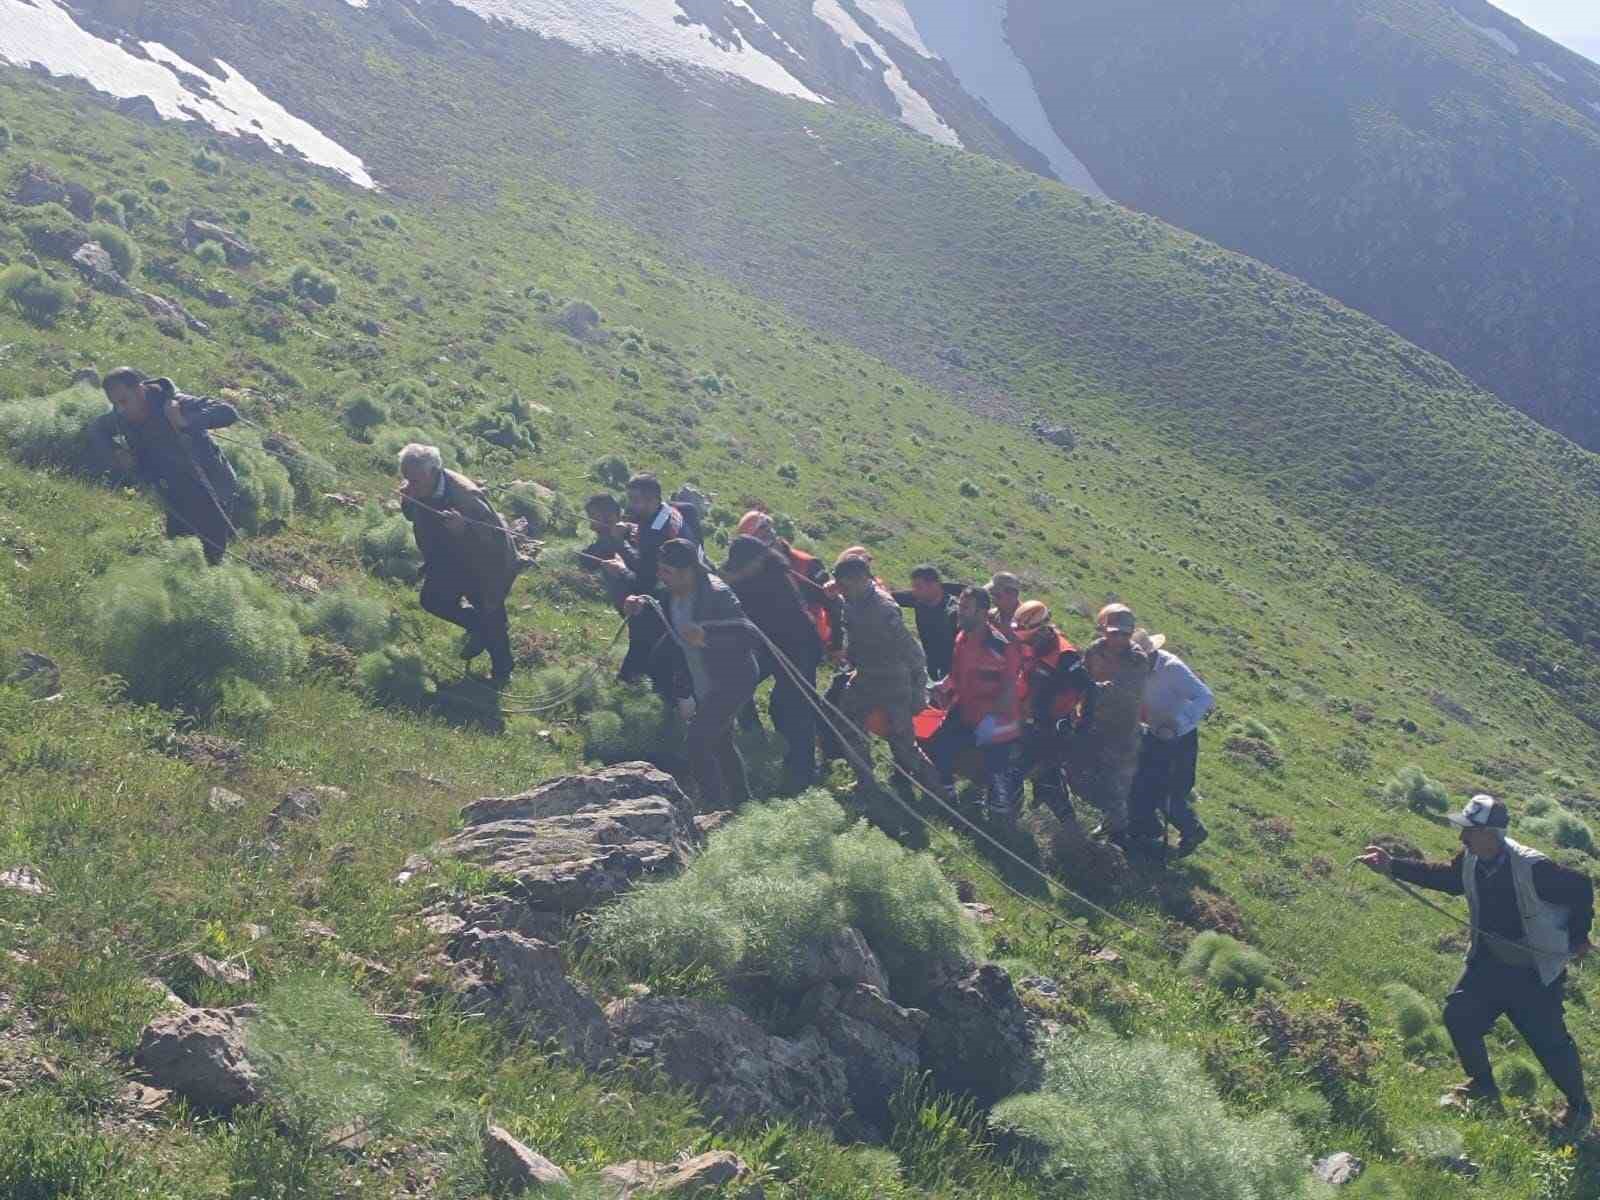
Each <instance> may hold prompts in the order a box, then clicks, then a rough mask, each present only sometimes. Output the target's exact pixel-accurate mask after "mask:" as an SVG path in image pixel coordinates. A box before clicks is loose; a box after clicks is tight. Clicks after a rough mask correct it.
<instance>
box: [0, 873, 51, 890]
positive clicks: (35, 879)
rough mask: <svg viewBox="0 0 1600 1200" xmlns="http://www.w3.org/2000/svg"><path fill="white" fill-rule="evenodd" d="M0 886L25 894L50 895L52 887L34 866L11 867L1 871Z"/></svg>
mask: <svg viewBox="0 0 1600 1200" xmlns="http://www.w3.org/2000/svg"><path fill="white" fill-rule="evenodd" d="M0 888H4V889H5V890H6V891H8V892H21V893H22V894H23V895H24V896H48V895H49V894H50V889H49V888H48V887H46V886H45V882H44V879H43V878H42V877H41V876H40V875H39V872H38V871H35V870H34V869H33V868H32V867H11V868H10V869H8V870H5V871H0Z"/></svg>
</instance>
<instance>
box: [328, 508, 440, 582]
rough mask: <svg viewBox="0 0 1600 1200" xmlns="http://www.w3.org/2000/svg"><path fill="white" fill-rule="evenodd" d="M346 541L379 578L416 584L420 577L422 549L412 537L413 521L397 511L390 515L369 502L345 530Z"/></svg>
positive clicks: (364, 564)
mask: <svg viewBox="0 0 1600 1200" xmlns="http://www.w3.org/2000/svg"><path fill="white" fill-rule="evenodd" d="M343 540H344V544H345V545H347V546H352V547H354V548H355V550H356V553H357V554H359V555H360V556H361V562H362V565H363V566H365V567H366V568H367V570H369V571H371V572H372V573H373V574H374V575H376V576H377V577H378V578H379V579H393V580H397V581H398V582H400V583H415V582H416V581H417V579H418V578H420V577H421V574H422V552H421V551H420V550H418V549H417V543H416V539H415V538H414V537H413V536H412V533H411V522H410V521H408V520H406V519H405V518H404V517H403V516H400V515H399V514H398V513H397V514H395V515H393V516H388V515H386V514H385V513H384V512H383V510H382V509H380V508H378V506H377V505H368V506H367V507H366V508H365V509H364V510H363V511H362V514H361V516H360V518H359V519H358V520H357V521H356V523H355V524H354V525H353V526H351V527H349V528H347V529H346V530H345V535H344V539H343Z"/></svg>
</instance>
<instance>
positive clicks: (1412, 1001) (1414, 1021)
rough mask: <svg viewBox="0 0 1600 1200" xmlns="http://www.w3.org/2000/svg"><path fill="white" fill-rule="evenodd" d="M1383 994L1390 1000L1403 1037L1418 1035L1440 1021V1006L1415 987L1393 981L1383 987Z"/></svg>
mask: <svg viewBox="0 0 1600 1200" xmlns="http://www.w3.org/2000/svg"><path fill="white" fill-rule="evenodd" d="M1383 996H1384V999H1385V1000H1387V1001H1388V1002H1389V1007H1390V1009H1391V1011H1392V1012H1393V1014H1394V1024H1395V1028H1396V1029H1398V1030H1399V1031H1400V1035H1401V1036H1402V1037H1408V1038H1413V1037H1418V1036H1420V1035H1421V1034H1422V1033H1424V1032H1426V1031H1427V1030H1428V1029H1430V1028H1431V1027H1433V1026H1434V1025H1437V1024H1438V1023H1439V1010H1438V1008H1437V1007H1436V1006H1435V1005H1434V1004H1433V1003H1432V1002H1431V1001H1430V1000H1428V999H1427V998H1426V997H1425V996H1423V995H1422V993H1421V992H1419V991H1417V990H1416V989H1415V988H1411V987H1407V986H1406V985H1405V984H1403V983H1391V984H1389V985H1388V986H1387V987H1385V988H1384V989H1383Z"/></svg>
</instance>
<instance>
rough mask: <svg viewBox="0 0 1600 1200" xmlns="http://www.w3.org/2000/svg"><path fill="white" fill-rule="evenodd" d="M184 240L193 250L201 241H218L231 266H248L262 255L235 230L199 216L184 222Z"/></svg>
mask: <svg viewBox="0 0 1600 1200" xmlns="http://www.w3.org/2000/svg"><path fill="white" fill-rule="evenodd" d="M183 241H184V245H186V246H188V247H189V249H191V250H193V249H194V248H195V247H196V246H198V245H199V244H200V243H201V242H216V243H217V244H218V245H220V246H221V247H222V253H223V254H224V255H225V256H226V257H227V260H228V265H229V266H230V267H248V266H249V265H250V264H251V263H253V262H255V261H256V259H258V258H260V257H261V255H260V254H259V253H257V251H256V248H255V247H254V246H252V245H251V244H250V243H249V242H247V241H245V240H244V238H242V237H240V236H239V235H238V234H237V233H235V232H233V230H231V229H226V228H224V227H223V226H221V225H218V224H216V223H215V222H212V221H204V220H201V219H200V218H198V217H190V218H189V219H188V221H186V222H185V223H184V226H183Z"/></svg>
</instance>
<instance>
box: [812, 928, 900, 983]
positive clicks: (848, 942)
mask: <svg viewBox="0 0 1600 1200" xmlns="http://www.w3.org/2000/svg"><path fill="white" fill-rule="evenodd" d="M819 983H832V984H838V985H841V986H844V987H847V988H848V987H854V986H855V985H856V984H858V983H864V984H867V985H869V986H871V987H875V988H877V989H878V991H880V992H882V993H883V994H884V995H885V996H887V995H888V994H889V976H888V975H887V974H885V972H884V969H883V964H881V963H880V962H879V961H878V956H877V955H876V954H874V953H873V952H872V947H871V946H869V945H867V939H866V938H864V937H862V936H861V933H860V931H859V930H856V929H846V930H845V931H844V932H843V933H841V934H839V936H838V937H836V938H833V939H832V940H831V941H829V942H827V943H826V944H825V945H822V946H819V947H815V948H813V949H812V950H811V951H810V952H809V954H808V956H807V959H806V961H805V962H804V963H803V964H802V965H801V966H800V969H799V971H798V973H797V975H796V983H795V987H796V990H798V991H804V990H805V989H807V988H809V987H811V986H812V985H814V984H819Z"/></svg>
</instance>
